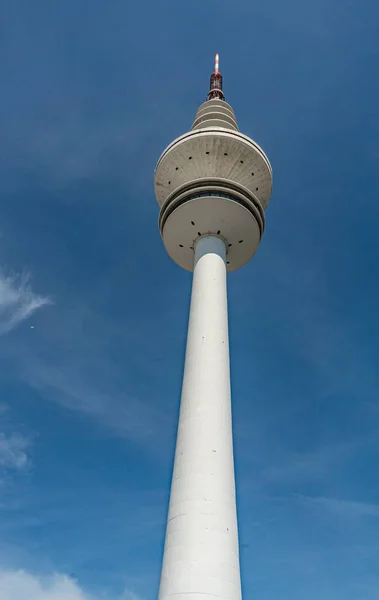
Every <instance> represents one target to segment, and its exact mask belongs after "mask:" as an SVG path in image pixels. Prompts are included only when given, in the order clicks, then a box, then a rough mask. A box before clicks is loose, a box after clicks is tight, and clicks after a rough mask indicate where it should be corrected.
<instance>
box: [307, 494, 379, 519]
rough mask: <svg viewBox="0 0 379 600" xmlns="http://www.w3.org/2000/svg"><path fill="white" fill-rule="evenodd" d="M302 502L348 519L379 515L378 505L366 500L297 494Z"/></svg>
mask: <svg viewBox="0 0 379 600" xmlns="http://www.w3.org/2000/svg"><path fill="white" fill-rule="evenodd" d="M299 500H300V501H301V502H303V503H304V504H306V505H308V506H311V507H315V508H318V507H319V508H323V509H325V510H328V511H330V512H333V513H335V514H338V515H340V516H342V517H347V518H348V519H353V518H359V517H379V506H378V505H377V504H370V503H367V502H357V501H354V500H341V499H340V498H328V497H309V496H299Z"/></svg>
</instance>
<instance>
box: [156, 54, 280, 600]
mask: <svg viewBox="0 0 379 600" xmlns="http://www.w3.org/2000/svg"><path fill="white" fill-rule="evenodd" d="M271 188H272V170H271V166H270V163H269V161H268V158H267V157H266V155H265V153H264V152H263V150H262V149H261V148H260V147H259V146H258V144H256V143H255V142H254V141H253V140H252V139H250V138H249V137H247V136H246V135H244V134H242V133H240V131H239V129H238V125H237V121H236V117H235V114H234V111H233V109H232V107H231V106H230V105H229V104H228V103H227V102H226V101H225V97H224V92H223V81H222V75H221V73H220V71H219V64H218V55H216V64H215V69H214V72H213V73H212V75H211V80H210V90H209V92H208V95H207V99H206V101H205V102H204V103H203V104H202V105H201V106H200V107H199V109H198V111H197V113H196V116H195V120H194V122H193V125H192V128H191V130H190V131H189V132H188V133H185V134H184V135H181V136H180V137H179V138H177V139H176V140H174V141H173V142H172V143H171V144H170V145H169V146H168V147H167V148H166V150H165V151H164V152H163V154H162V155H161V157H160V158H159V160H158V163H157V166H156V169H155V194H156V198H157V201H158V204H159V206H160V215H159V228H160V232H161V236H162V239H163V243H164V246H165V248H166V251H167V253H168V254H169V256H170V257H171V258H172V260H174V261H175V262H176V263H177V264H178V265H179V266H181V267H183V268H184V269H186V270H188V271H193V284H192V296H191V308H190V318H189V325H188V336H187V348H186V358H185V367H184V377H183V386H182V395H181V404H180V416H179V425H178V436H177V442H176V451H175V461H174V471H173V478H172V485H171V495H170V506H169V514H168V520H167V529H166V540H165V549H164V556H163V565H162V574H161V584H160V590H159V600H204V596H209V597H214V598H215V599H216V598H218V599H223V600H240V598H241V581H240V567H239V553H238V528H237V514H236V502H235V483H234V459H233V439H232V419H231V399H230V367H229V342H228V316H227V288H226V275H227V272H229V271H235V270H236V269H239V268H240V267H242V266H243V265H244V264H245V263H247V262H248V261H249V260H250V258H251V257H252V256H253V255H254V254H255V252H256V250H257V248H258V246H259V242H260V240H261V237H262V234H263V231H264V226H265V215H264V210H265V208H266V207H267V205H268V202H269V199H270V195H271Z"/></svg>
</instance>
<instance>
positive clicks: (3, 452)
mask: <svg viewBox="0 0 379 600" xmlns="http://www.w3.org/2000/svg"><path fill="white" fill-rule="evenodd" d="M29 445H30V441H29V440H28V439H27V438H26V437H24V436H23V435H21V434H20V433H12V434H10V435H8V436H7V435H6V434H5V433H3V432H0V468H2V469H16V470H22V469H25V468H26V467H27V466H28V464H29V455H28V449H29Z"/></svg>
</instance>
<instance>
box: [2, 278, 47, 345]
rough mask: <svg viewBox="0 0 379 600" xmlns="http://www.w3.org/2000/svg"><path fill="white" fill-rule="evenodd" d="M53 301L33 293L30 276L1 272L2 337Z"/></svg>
mask: <svg viewBox="0 0 379 600" xmlns="http://www.w3.org/2000/svg"><path fill="white" fill-rule="evenodd" d="M50 303H51V300H50V299H49V298H47V297H44V296H39V295H38V294H36V293H35V292H33V290H32V288H31V284H30V275H29V274H28V273H23V274H21V275H8V276H7V275H5V274H4V273H2V272H0V335H4V334H5V333H8V332H9V331H11V329H13V328H14V327H16V326H17V325H18V324H19V323H21V322H22V321H24V320H25V319H27V318H28V317H30V316H31V315H32V314H33V313H35V312H36V311H37V310H38V309H39V308H41V307H42V306H45V305H47V304H50Z"/></svg>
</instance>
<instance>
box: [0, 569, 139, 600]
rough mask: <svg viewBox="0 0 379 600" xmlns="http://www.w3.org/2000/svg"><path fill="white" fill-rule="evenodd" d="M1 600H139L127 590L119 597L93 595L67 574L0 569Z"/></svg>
mask: <svg viewBox="0 0 379 600" xmlns="http://www.w3.org/2000/svg"><path fill="white" fill-rule="evenodd" d="M0 598H1V600H139V599H138V597H137V596H136V595H135V594H134V593H132V592H129V591H125V592H124V594H123V595H122V596H121V597H118V598H115V597H114V596H113V597H112V598H111V597H110V596H101V597H100V596H93V595H92V594H89V593H88V592H86V591H85V590H83V588H82V587H80V586H79V584H78V583H77V582H76V581H75V580H74V579H72V578H70V577H68V576H67V575H62V574H58V573H56V574H54V575H51V576H37V575H34V574H31V573H28V572H27V571H22V570H19V571H15V570H12V571H11V570H0Z"/></svg>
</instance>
